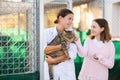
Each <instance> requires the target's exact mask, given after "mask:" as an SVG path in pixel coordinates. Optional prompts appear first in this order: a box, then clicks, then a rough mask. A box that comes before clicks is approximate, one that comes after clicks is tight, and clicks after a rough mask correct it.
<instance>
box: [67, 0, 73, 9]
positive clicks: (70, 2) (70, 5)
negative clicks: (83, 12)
mask: <svg viewBox="0 0 120 80" xmlns="http://www.w3.org/2000/svg"><path fill="white" fill-rule="evenodd" d="M72 3H73V0H68V9H70V10H72Z"/></svg>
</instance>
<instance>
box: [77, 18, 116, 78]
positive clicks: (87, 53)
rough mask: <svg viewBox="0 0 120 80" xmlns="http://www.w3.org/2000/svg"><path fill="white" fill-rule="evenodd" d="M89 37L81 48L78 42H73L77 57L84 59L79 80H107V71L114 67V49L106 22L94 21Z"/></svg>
mask: <svg viewBox="0 0 120 80" xmlns="http://www.w3.org/2000/svg"><path fill="white" fill-rule="evenodd" d="M91 35H92V37H89V38H88V39H86V41H85V43H84V47H83V48H82V46H81V43H80V40H79V39H78V40H77V41H75V43H76V45H77V47H78V54H79V56H82V57H84V61H83V65H82V68H81V71H80V73H79V76H78V79H79V80H108V69H111V68H112V67H113V65H114V54H115V49H114V45H113V43H112V41H111V35H110V32H109V27H108V22H107V21H106V20H105V19H101V18H100V19H94V20H93V22H92V25H91Z"/></svg>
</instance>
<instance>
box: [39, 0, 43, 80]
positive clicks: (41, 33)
mask: <svg viewBox="0 0 120 80" xmlns="http://www.w3.org/2000/svg"><path fill="white" fill-rule="evenodd" d="M39 2H40V6H39V13H40V14H39V19H40V20H39V23H40V25H39V27H40V28H39V29H40V78H39V79H40V80H44V52H43V48H44V47H43V35H44V34H43V30H44V0H40V1H39Z"/></svg>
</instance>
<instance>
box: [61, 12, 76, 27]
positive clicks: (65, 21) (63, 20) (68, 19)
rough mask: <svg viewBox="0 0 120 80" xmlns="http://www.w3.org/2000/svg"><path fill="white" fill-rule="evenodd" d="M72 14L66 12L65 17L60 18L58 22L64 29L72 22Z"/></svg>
mask: <svg viewBox="0 0 120 80" xmlns="http://www.w3.org/2000/svg"><path fill="white" fill-rule="evenodd" d="M73 16H74V15H73V14H68V15H66V16H65V17H61V18H60V22H61V24H62V26H63V27H64V29H68V28H69V27H70V26H71V25H72V23H73Z"/></svg>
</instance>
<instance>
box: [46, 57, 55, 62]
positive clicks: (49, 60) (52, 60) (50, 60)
mask: <svg viewBox="0 0 120 80" xmlns="http://www.w3.org/2000/svg"><path fill="white" fill-rule="evenodd" d="M46 61H47V63H48V64H54V59H53V58H52V57H51V56H48V55H47V56H46Z"/></svg>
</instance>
